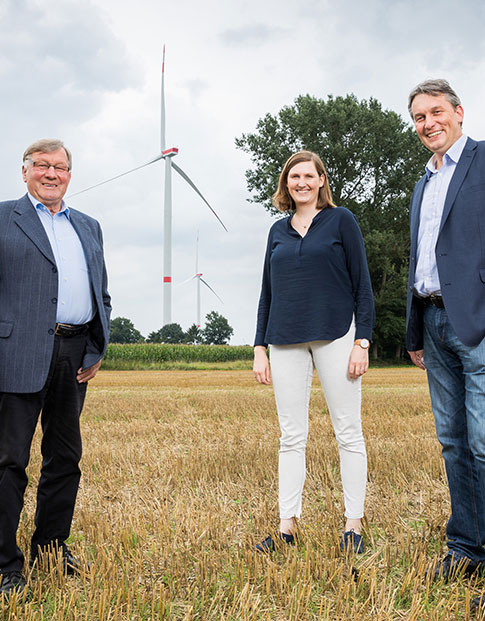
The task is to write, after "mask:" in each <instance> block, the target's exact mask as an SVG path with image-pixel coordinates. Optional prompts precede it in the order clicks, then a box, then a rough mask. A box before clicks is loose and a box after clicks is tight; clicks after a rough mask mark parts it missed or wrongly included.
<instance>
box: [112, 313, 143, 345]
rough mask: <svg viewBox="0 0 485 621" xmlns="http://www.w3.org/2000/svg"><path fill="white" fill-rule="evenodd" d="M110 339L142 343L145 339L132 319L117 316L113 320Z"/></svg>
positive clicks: (120, 341)
mask: <svg viewBox="0 0 485 621" xmlns="http://www.w3.org/2000/svg"><path fill="white" fill-rule="evenodd" d="M109 340H110V343H142V342H143V341H144V340H145V339H144V338H143V336H142V334H141V332H139V331H138V330H137V329H136V328H135V326H134V325H133V322H132V321H131V319H127V318H126V317H115V318H114V319H113V320H112V321H111V325H110V331H109Z"/></svg>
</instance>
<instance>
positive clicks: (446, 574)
mask: <svg viewBox="0 0 485 621" xmlns="http://www.w3.org/2000/svg"><path fill="white" fill-rule="evenodd" d="M480 566H481V565H480V563H475V562H473V561H471V560H470V559H469V558H467V557H466V556H462V557H460V556H455V555H454V554H450V553H448V554H447V555H446V556H445V558H444V559H443V560H442V561H441V563H439V564H438V565H437V566H434V565H433V566H431V567H429V568H428V569H427V570H426V574H425V575H426V577H428V576H429V577H430V578H431V580H432V581H435V580H444V582H448V581H449V580H454V579H455V578H457V577H458V576H462V575H463V576H471V575H472V574H473V573H474V572H475V571H477V569H478V568H479V567H480Z"/></svg>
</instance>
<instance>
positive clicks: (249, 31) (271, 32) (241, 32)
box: [219, 24, 288, 46]
mask: <svg viewBox="0 0 485 621" xmlns="http://www.w3.org/2000/svg"><path fill="white" fill-rule="evenodd" d="M287 34H288V30H287V29H286V28H278V27H273V26H268V25H266V24H251V25H247V26H241V27H240V28H230V29H227V30H224V31H223V32H221V34H220V35H219V36H220V39H221V42H222V43H223V44H225V45H234V46H243V45H252V44H262V43H267V42H268V41H273V40H275V39H280V38H281V37H283V36H285V35H287Z"/></svg>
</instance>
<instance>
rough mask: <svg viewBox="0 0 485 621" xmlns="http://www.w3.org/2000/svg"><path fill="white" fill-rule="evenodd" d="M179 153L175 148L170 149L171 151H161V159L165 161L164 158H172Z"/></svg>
mask: <svg viewBox="0 0 485 621" xmlns="http://www.w3.org/2000/svg"><path fill="white" fill-rule="evenodd" d="M178 152H179V150H178V148H177V147H172V148H171V149H165V151H162V157H163V159H165V158H166V157H174V156H175V155H177V154H178Z"/></svg>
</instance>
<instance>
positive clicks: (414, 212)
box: [410, 175, 428, 257]
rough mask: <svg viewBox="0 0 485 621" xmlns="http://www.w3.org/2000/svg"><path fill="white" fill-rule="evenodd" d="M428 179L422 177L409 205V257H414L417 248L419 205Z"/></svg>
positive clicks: (424, 176)
mask: <svg viewBox="0 0 485 621" xmlns="http://www.w3.org/2000/svg"><path fill="white" fill-rule="evenodd" d="M427 181H428V179H427V177H426V175H423V176H422V177H421V179H420V180H419V181H418V183H417V185H416V189H415V191H414V197H413V200H412V203H411V214H410V217H411V256H412V257H415V256H416V253H417V248H418V232H419V218H420V215H421V203H422V201H423V193H424V188H425V186H426V183H427Z"/></svg>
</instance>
